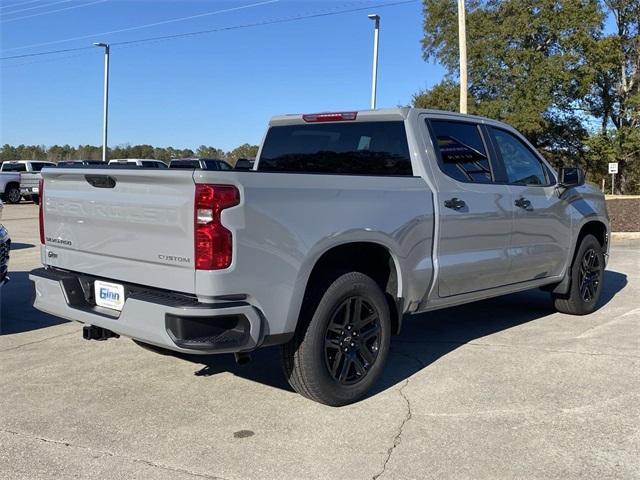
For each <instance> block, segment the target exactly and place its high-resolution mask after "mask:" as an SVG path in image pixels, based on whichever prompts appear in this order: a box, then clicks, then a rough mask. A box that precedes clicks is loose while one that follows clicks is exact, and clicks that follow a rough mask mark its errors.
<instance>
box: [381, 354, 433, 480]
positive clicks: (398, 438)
mask: <svg viewBox="0 0 640 480" xmlns="http://www.w3.org/2000/svg"><path fill="white" fill-rule="evenodd" d="M394 353H397V354H398V355H401V356H403V357H405V358H408V359H410V360H413V361H414V362H416V363H417V364H418V366H419V367H420V369H422V368H424V367H426V365H425V364H424V363H423V362H422V361H421V360H420V359H419V358H417V357H414V356H412V355H409V354H407V353H403V352H394ZM410 380H411V378H407V379H406V380H405V382H404V385H403V386H402V387H400V389H399V390H398V393H399V394H400V396H401V397H402V398H403V399H404V401H405V403H406V405H407V411H406V414H405V416H404V418H403V419H402V422H401V423H400V425H399V426H398V430H397V433H396V434H395V436H394V437H393V444H392V445H391V447H389V448H388V449H387V453H386V456H385V459H384V462H383V464H382V469H381V470H380V471H379V472H378V473H376V474H375V475H374V476H373V477H371V479H372V480H378V479H379V478H380V477H381V476H382V475H384V473H385V472H386V470H387V464H388V463H389V461H390V460H391V457H392V456H393V452H394V451H395V449H396V448H397V447H398V445H400V443H401V442H402V434H403V433H404V427H405V426H406V425H407V422H409V420H411V419H412V418H413V411H412V410H411V400H409V397H407V395H406V394H405V393H404V389H405V388H407V386H408V385H409V381H410Z"/></svg>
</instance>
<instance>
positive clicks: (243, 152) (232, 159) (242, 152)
mask: <svg viewBox="0 0 640 480" xmlns="http://www.w3.org/2000/svg"><path fill="white" fill-rule="evenodd" d="M256 155H258V145H249V144H248V143H245V144H244V145H240V146H239V147H236V148H234V149H233V150H231V151H230V152H229V153H228V154H227V155H226V159H227V161H228V162H229V163H231V164H232V165H235V164H236V162H237V161H238V159H239V158H256Z"/></svg>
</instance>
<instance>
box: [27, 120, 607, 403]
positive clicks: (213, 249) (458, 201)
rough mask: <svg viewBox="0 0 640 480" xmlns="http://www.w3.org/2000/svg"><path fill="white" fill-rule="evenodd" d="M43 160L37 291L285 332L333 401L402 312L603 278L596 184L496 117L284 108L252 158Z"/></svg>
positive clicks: (215, 332)
mask: <svg viewBox="0 0 640 480" xmlns="http://www.w3.org/2000/svg"><path fill="white" fill-rule="evenodd" d="M43 177H44V183H43V187H42V188H41V189H40V193H41V195H43V198H44V200H43V201H42V202H41V206H40V235H41V238H40V241H41V243H42V247H41V252H42V263H43V264H44V267H43V268H40V269H37V270H34V271H33V272H32V273H31V275H30V278H31V280H32V281H33V282H34V283H35V300H34V305H35V307H36V308H38V309H40V310H42V311H44V312H47V313H50V314H53V315H57V316H60V317H63V318H67V319H71V320H76V321H79V322H82V323H84V327H83V333H84V336H85V338H88V339H106V338H109V337H114V336H120V335H122V336H126V337H130V338H132V339H134V340H135V341H136V342H137V343H140V344H142V345H146V346H147V347H151V348H154V349H164V351H166V350H171V351H176V352H184V353H189V354H211V353H234V354H235V355H236V358H237V360H238V361H243V360H246V359H247V358H248V356H249V354H250V352H251V351H253V350H255V349H257V348H259V347H263V346H268V345H276V344H277V345H281V353H282V365H283V369H284V372H285V375H286V376H287V379H288V380H289V382H290V384H291V386H292V387H293V388H294V389H295V390H296V391H297V392H299V393H300V394H302V395H304V396H306V397H308V398H310V399H313V400H315V401H318V402H321V403H324V404H328V405H333V406H339V405H345V404H348V403H351V402H355V401H357V400H359V399H361V398H363V397H364V396H365V395H366V394H367V392H368V390H369V389H370V388H371V387H372V385H373V384H374V383H375V382H376V380H377V379H378V378H379V376H380V374H381V372H382V369H383V366H384V364H385V361H386V359H387V357H388V355H389V344H390V340H391V336H392V334H395V333H397V332H399V330H400V328H401V326H402V321H403V316H405V315H406V314H416V313H421V312H428V311H431V310H436V309H441V308H446V307H451V306H454V305H459V304H463V303H468V302H474V301H477V300H482V299H486V298H489V297H495V296H498V295H504V294H509V293H513V292H518V291H521V290H526V289H531V288H543V289H546V290H548V291H549V292H550V295H551V300H552V301H553V303H554V305H555V307H556V308H557V310H559V311H561V312H565V313H569V314H576V315H582V314H588V313H590V312H592V311H593V310H594V309H595V308H596V307H597V305H598V298H599V297H600V294H601V292H602V288H603V280H604V268H605V265H606V261H607V258H608V251H609V241H608V239H609V222H608V217H607V213H606V209H605V202H604V197H603V195H602V193H601V192H600V191H599V190H598V189H597V188H595V187H593V186H591V185H588V184H585V182H584V175H583V173H582V171H581V170H580V169H578V168H573V167H572V168H563V169H561V170H560V171H558V172H556V171H555V170H554V169H553V168H552V167H551V166H550V165H549V164H548V163H547V161H546V160H545V159H544V158H543V157H542V156H541V155H540V154H539V153H538V152H537V151H536V150H535V149H534V148H533V146H532V145H531V144H530V143H529V142H528V141H527V140H526V139H525V138H524V137H523V136H522V135H520V134H519V133H518V132H517V131H516V130H514V129H513V128H511V127H509V126H508V125H505V124H503V123H500V122H497V121H493V120H489V119H487V118H481V117H475V116H470V115H461V114H454V113H447V112H440V111H431V110H420V109H411V108H398V109H381V110H371V111H358V112H340V113H322V114H305V115H286V116H277V117H274V118H273V119H272V120H271V121H270V123H269V127H268V130H267V133H266V135H265V137H264V140H263V142H262V145H261V147H260V151H259V153H258V156H257V159H256V163H255V165H254V167H253V169H252V170H247V171H242V170H230V171H209V170H189V171H181V170H171V169H167V170H160V169H151V168H149V169H144V168H141V169H121V170H119V169H117V168H114V166H113V165H111V166H110V167H109V168H108V169H100V168H98V169H95V168H91V169H45V170H43Z"/></svg>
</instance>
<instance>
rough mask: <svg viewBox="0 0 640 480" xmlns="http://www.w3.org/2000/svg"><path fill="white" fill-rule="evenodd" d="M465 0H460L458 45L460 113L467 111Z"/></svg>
mask: <svg viewBox="0 0 640 480" xmlns="http://www.w3.org/2000/svg"><path fill="white" fill-rule="evenodd" d="M465 17H466V14H465V8H464V0H458V46H459V48H460V113H467V29H466V18H465Z"/></svg>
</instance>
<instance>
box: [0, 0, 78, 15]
mask: <svg viewBox="0 0 640 480" xmlns="http://www.w3.org/2000/svg"><path fill="white" fill-rule="evenodd" d="M72 1H73V0H59V1H57V2H53V3H45V4H44V5H36V6H35V7H29V8H21V9H20V10H14V11H13V12H6V13H3V14H2V15H13V14H14V13H18V12H26V11H27V10H35V9H36V8H44V7H53V6H54V5H58V4H60V3H69V2H72ZM13 6H14V7H15V6H17V5H13Z"/></svg>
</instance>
